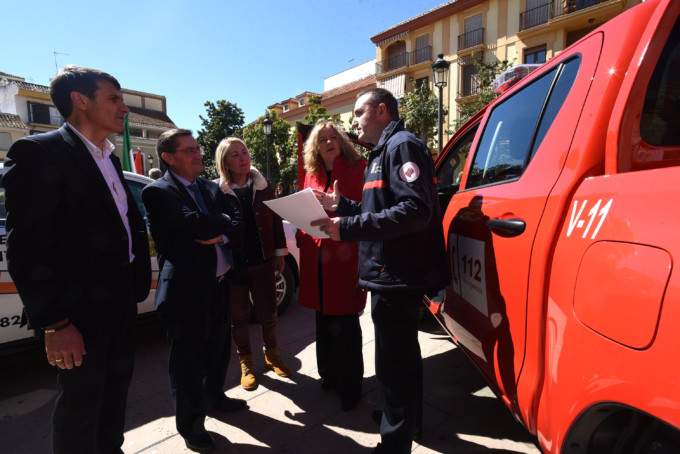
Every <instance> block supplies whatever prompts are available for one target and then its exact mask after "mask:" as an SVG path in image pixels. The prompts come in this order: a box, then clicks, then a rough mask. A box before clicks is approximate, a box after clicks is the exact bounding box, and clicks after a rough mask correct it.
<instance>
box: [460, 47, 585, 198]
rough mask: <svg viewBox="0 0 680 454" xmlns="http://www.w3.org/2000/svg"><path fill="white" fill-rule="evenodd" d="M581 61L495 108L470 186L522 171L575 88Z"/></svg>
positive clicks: (509, 177)
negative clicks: (568, 95)
mask: <svg viewBox="0 0 680 454" xmlns="http://www.w3.org/2000/svg"><path fill="white" fill-rule="evenodd" d="M580 63H581V59H580V57H578V56H577V57H575V58H573V59H571V60H569V61H567V62H565V63H562V64H560V65H558V66H556V67H555V68H553V69H552V70H550V71H548V72H547V73H546V74H544V75H543V76H541V77H540V78H538V79H536V80H535V81H533V82H532V83H530V84H529V85H527V86H526V87H524V88H522V89H521V90H520V91H518V92H516V93H515V94H513V95H512V96H510V97H509V98H507V99H506V100H504V101H503V102H502V103H500V104H498V105H497V106H496V107H495V108H494V109H493V111H492V112H491V114H490V116H489V119H488V121H487V124H486V126H485V128H484V133H483V134H482V137H481V138H480V141H479V146H478V147H477V152H476V154H475V157H474V161H473V163H472V166H471V169H470V173H469V176H468V180H467V184H466V189H470V188H473V187H478V186H484V185H488V184H494V183H500V182H504V181H510V180H516V179H517V178H519V177H520V176H521V175H522V173H523V172H524V170H525V169H526V166H527V165H528V164H529V162H530V161H531V158H532V157H533V155H534V154H535V152H536V150H537V149H538V147H539V146H540V144H541V142H542V141H543V138H544V137H545V135H546V133H547V131H548V130H549V129H550V126H551V125H552V123H553V121H554V120H555V117H556V116H557V114H558V112H559V110H560V108H561V106H562V104H563V103H564V100H565V99H566V97H567V94H568V93H569V91H570V90H571V87H572V86H573V84H574V80H575V79H576V74H577V73H578V68H579V66H580ZM546 101H547V102H546Z"/></svg>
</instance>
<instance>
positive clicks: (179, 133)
mask: <svg viewBox="0 0 680 454" xmlns="http://www.w3.org/2000/svg"><path fill="white" fill-rule="evenodd" d="M193 135H194V133H193V132H191V130H190V129H169V130H167V131H165V132H164V133H163V134H161V135H160V136H158V140H157V141H156V153H158V157H160V158H161V160H162V161H163V162H164V163H165V165H166V166H167V165H168V163H167V162H165V159H163V157H162V156H161V155H162V154H163V153H171V154H172V153H174V152H175V151H176V150H177V147H178V146H179V144H178V143H177V141H176V140H175V139H176V138H177V137H183V136H193Z"/></svg>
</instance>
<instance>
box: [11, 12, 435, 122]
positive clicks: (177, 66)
mask: <svg viewBox="0 0 680 454" xmlns="http://www.w3.org/2000/svg"><path fill="white" fill-rule="evenodd" d="M5 3H6V4H5V5H3V6H2V12H3V21H2V32H3V33H2V34H3V37H4V40H3V41H4V43H3V45H2V46H0V72H6V73H9V74H13V75H15V76H20V77H24V78H26V80H27V81H28V82H32V83H36V84H41V85H49V80H50V78H51V77H53V76H54V74H55V71H56V66H58V67H63V66H64V65H66V64H69V63H70V64H75V65H80V66H88V67H92V68H98V69H102V70H104V71H107V72H109V73H111V74H112V75H113V76H115V77H116V78H117V79H118V80H119V81H120V83H121V85H122V86H123V87H124V88H128V89H131V90H138V91H144V92H150V93H156V94H161V95H165V96H166V98H167V103H168V115H169V116H170V118H171V119H172V120H173V121H174V122H175V124H177V125H178V126H179V127H183V128H190V129H193V130H194V131H197V130H198V129H200V127H201V121H200V119H199V117H198V116H199V115H203V116H205V107H204V106H203V104H204V103H205V101H212V102H215V101H217V100H220V99H226V100H227V101H231V102H233V103H235V104H237V105H238V106H239V107H240V108H241V109H242V110H243V112H244V115H245V121H246V124H247V123H249V122H251V121H253V120H256V119H257V117H258V116H260V115H263V114H264V113H265V109H266V108H267V106H269V105H271V104H274V103H275V102H279V101H282V100H284V99H287V98H289V97H292V96H295V95H297V94H299V93H302V92H304V91H312V92H319V93H320V92H322V91H323V79H324V78H325V77H328V76H332V75H334V74H337V73H339V72H341V71H343V70H345V69H347V68H350V67H352V66H355V65H358V64H360V63H364V62H366V61H368V60H371V59H373V58H375V45H374V44H373V43H372V42H371V40H370V37H371V36H373V35H376V34H378V33H380V32H382V31H384V30H385V29H387V28H390V27H392V26H393V25H396V24H398V23H400V22H402V21H404V20H407V19H410V18H412V17H414V16H416V15H418V14H420V13H422V12H425V11H427V10H430V9H432V8H434V7H436V6H438V5H440V4H442V3H445V1H443V0H421V1H415V2H414V1H407V0H347V1H338V2H327V1H324V0H321V1H310V0H301V1H295V0H293V1H288V2H284V1H270V0H261V1H242V2H234V1H231V0H222V1H219V0H206V1H203V0H194V1H191V2H189V1H186V0H165V1H158V0H138V1H136V2H133V1H128V0H123V1H117V2H106V3H103V2H92V1H82V0H71V1H63V2H59V1H54V0H51V1H44V0H41V1H33V0H24V1H23V2H17V1H12V2H9V1H8V2H5ZM55 52H57V53H56V54H55ZM55 59H56V65H55Z"/></svg>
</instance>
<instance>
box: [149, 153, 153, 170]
mask: <svg viewBox="0 0 680 454" xmlns="http://www.w3.org/2000/svg"><path fill="white" fill-rule="evenodd" d="M152 167H153V156H152V155H151V153H149V169H151V168H152Z"/></svg>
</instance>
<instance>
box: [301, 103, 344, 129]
mask: <svg viewBox="0 0 680 454" xmlns="http://www.w3.org/2000/svg"><path fill="white" fill-rule="evenodd" d="M308 102H309V113H308V114H307V115H305V119H304V121H302V123H304V124H306V125H315V124H316V123H317V122H319V121H330V122H332V123H339V122H340V120H339V119H337V118H336V119H333V116H332V115H329V114H328V113H327V112H326V108H325V107H324V106H322V105H321V99H320V98H317V97H316V96H310V97H309V99H308ZM298 121H300V120H298ZM297 123H298V122H297V121H296V122H295V124H296V125H297Z"/></svg>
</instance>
